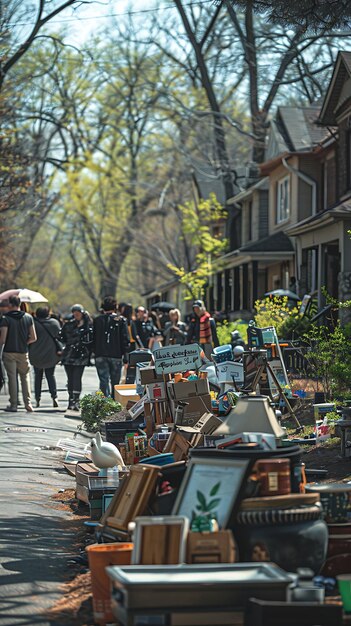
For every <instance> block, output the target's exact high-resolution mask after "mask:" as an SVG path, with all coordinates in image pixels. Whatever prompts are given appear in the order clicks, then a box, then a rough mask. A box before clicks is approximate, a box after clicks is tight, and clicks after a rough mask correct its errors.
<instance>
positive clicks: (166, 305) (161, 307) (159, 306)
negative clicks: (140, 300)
mask: <svg viewBox="0 0 351 626" xmlns="http://www.w3.org/2000/svg"><path fill="white" fill-rule="evenodd" d="M172 309H175V304H172V303H171V302H155V303H154V304H152V305H151V311H164V312H168V311H171V310H172Z"/></svg>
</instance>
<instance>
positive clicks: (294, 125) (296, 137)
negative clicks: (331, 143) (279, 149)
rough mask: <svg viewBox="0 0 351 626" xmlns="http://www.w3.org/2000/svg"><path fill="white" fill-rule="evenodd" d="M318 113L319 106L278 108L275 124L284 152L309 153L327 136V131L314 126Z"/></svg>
mask: <svg viewBox="0 0 351 626" xmlns="http://www.w3.org/2000/svg"><path fill="white" fill-rule="evenodd" d="M319 112H320V106H319V105H311V106H309V107H292V106H286V107H279V108H278V111H277V115H276V119H275V124H276V127H277V130H278V132H279V134H280V138H281V141H280V144H282V145H284V146H285V150H288V151H289V152H301V151H305V150H307V151H309V150H311V148H314V147H315V146H317V145H318V144H320V143H321V142H322V141H323V140H324V139H325V138H326V137H327V136H328V134H329V131H328V130H327V129H326V128H322V127H321V126H317V124H316V121H317V119H318V116H319Z"/></svg>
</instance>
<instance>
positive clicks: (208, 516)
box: [191, 482, 221, 532]
mask: <svg viewBox="0 0 351 626" xmlns="http://www.w3.org/2000/svg"><path fill="white" fill-rule="evenodd" d="M220 486H221V483H220V482H219V483H216V484H215V485H214V486H213V487H212V489H211V490H210V493H209V496H210V497H209V499H208V500H207V499H206V496H205V494H204V493H202V491H199V490H198V491H197V492H196V497H197V501H196V506H195V509H196V511H193V513H192V520H191V530H192V531H193V532H194V531H195V532H204V531H209V532H213V531H215V530H218V522H217V516H216V509H217V508H218V505H219V504H220V501H221V498H215V496H216V495H217V493H218V491H219V489H220Z"/></svg>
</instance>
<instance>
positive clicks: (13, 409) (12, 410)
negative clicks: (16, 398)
mask: <svg viewBox="0 0 351 626" xmlns="http://www.w3.org/2000/svg"><path fill="white" fill-rule="evenodd" d="M4 410H5V411H7V412H8V413H17V407H16V406H12V404H9V405H8V406H7V407H6V408H5V409H4Z"/></svg>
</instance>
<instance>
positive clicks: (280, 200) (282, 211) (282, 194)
mask: <svg viewBox="0 0 351 626" xmlns="http://www.w3.org/2000/svg"><path fill="white" fill-rule="evenodd" d="M289 217H290V178H289V176H286V177H285V178H282V180H279V181H278V188H277V224H279V222H284V221H285V220H287V219H289Z"/></svg>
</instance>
